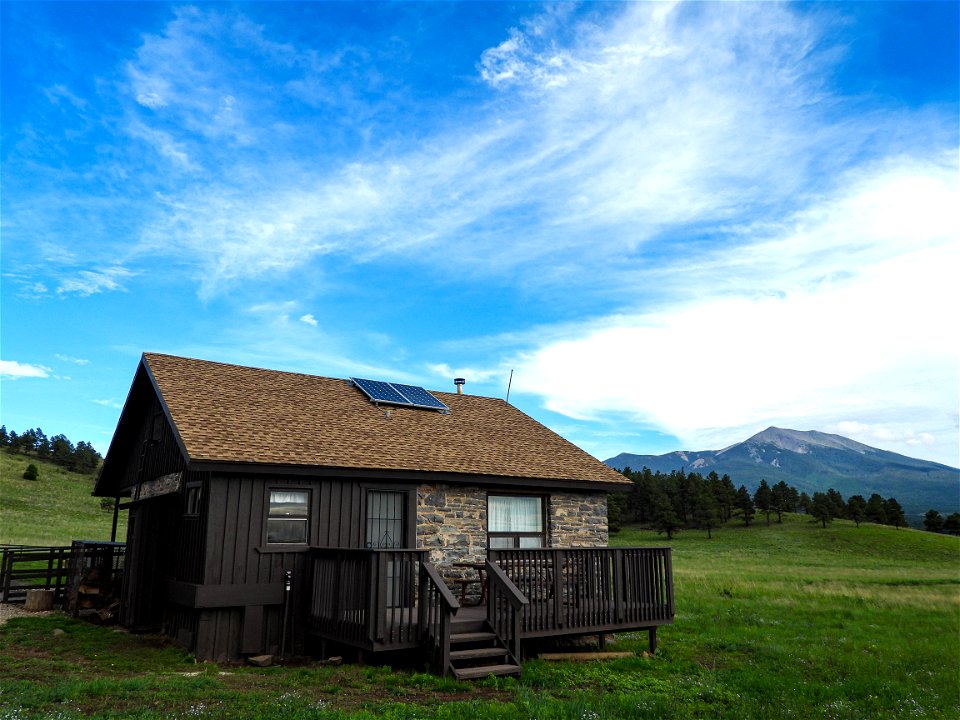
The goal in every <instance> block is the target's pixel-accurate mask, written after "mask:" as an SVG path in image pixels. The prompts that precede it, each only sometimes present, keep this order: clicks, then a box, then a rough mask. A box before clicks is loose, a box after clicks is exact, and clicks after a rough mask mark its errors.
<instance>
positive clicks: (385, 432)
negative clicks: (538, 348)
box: [144, 353, 629, 483]
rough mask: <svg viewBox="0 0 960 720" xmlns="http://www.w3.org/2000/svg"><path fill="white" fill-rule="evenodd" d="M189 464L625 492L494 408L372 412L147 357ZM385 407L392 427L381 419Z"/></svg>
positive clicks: (462, 402) (474, 400) (228, 371)
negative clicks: (496, 480) (469, 478)
mask: <svg viewBox="0 0 960 720" xmlns="http://www.w3.org/2000/svg"><path fill="white" fill-rule="evenodd" d="M144 363H145V365H146V366H147V368H148V369H149V372H150V374H151V375H152V376H153V379H154V382H155V383H156V386H157V387H158V389H159V390H160V394H161V396H162V400H163V402H164V403H165V404H166V407H167V409H168V410H169V412H170V415H171V417H172V419H173V422H174V425H175V426H176V430H177V432H178V433H179V434H180V437H181V439H182V440H183V443H184V445H185V446H186V449H187V453H188V455H189V458H190V460H191V461H208V462H225V463H255V464H266V465H290V466H305V467H322V468H352V469H360V470H363V469H369V470H397V471H413V472H443V473H458V474H466V475H489V476H500V477H519V478H536V479H548V480H560V481H564V480H566V481H574V482H597V483H628V482H629V481H628V480H626V479H625V478H624V477H623V476H622V475H620V474H619V473H617V472H616V471H615V470H613V469H611V468H609V467H607V466H606V465H604V464H603V463H601V462H600V461H599V460H597V459H596V458H594V457H592V456H591V455H589V454H587V453H586V452H584V451H583V450H581V449H580V448H578V447H577V446H575V445H573V444H572V443H570V442H568V441H567V440H565V439H563V438H562V437H560V436H559V435H557V434H556V433H554V432H553V431H551V430H549V429H548V428H547V427H545V426H544V425H542V424H540V423H539V422H537V421H536V420H534V419H533V418H531V417H529V416H528V415H525V414H524V413H522V412H521V411H520V410H518V409H517V408H515V407H514V406H512V405H510V404H508V403H506V402H505V401H503V400H500V399H496V398H486V397H479V396H475V395H457V394H456V393H441V392H437V393H434V394H435V395H436V396H437V398H438V399H439V400H441V401H442V402H443V403H445V404H446V405H447V406H448V407H449V408H450V414H449V415H447V414H442V413H439V412H433V411H430V410H421V409H416V408H405V407H391V406H380V407H378V406H376V405H374V404H372V403H371V402H370V401H369V400H368V399H367V398H366V397H365V396H364V394H363V393H362V392H361V391H360V390H358V389H357V388H355V387H353V386H352V384H351V382H350V381H349V380H339V379H334V378H325V377H317V376H313V375H303V374H299V373H290V372H280V371H276V370H261V369H256V368H250V367H242V366H238V365H227V364H223V363H216V362H209V361H204V360H192V359H188V358H182V357H175V356H172V355H159V354H152V353H150V354H145V355H144ZM387 407H389V409H390V412H389V417H388V416H387V415H388V414H387V413H386V412H385V410H386V409H387Z"/></svg>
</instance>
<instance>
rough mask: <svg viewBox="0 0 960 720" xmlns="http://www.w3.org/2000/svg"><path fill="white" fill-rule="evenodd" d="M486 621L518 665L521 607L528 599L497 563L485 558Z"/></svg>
mask: <svg viewBox="0 0 960 720" xmlns="http://www.w3.org/2000/svg"><path fill="white" fill-rule="evenodd" d="M486 569H487V622H488V623H489V624H490V627H491V628H493V631H494V632H495V633H496V634H497V635H498V636H499V638H500V641H501V642H502V643H503V644H504V646H505V647H506V648H507V650H508V652H509V653H510V655H511V658H512V660H513V662H514V663H515V664H517V665H519V664H520V624H521V614H522V613H523V606H524V605H529V604H530V600H528V599H527V596H526V595H524V594H523V593H522V592H521V591H520V588H518V587H517V586H516V585H515V584H514V582H513V580H511V579H510V577H509V576H508V575H507V574H506V573H505V572H504V571H503V568H501V567H500V566H499V565H497V564H496V563H494V562H491V561H490V560H489V559H488V560H487V568H486Z"/></svg>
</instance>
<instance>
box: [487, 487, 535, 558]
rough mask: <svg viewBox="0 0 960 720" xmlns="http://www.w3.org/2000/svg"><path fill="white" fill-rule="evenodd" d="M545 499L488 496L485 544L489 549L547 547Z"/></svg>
mask: <svg viewBox="0 0 960 720" xmlns="http://www.w3.org/2000/svg"><path fill="white" fill-rule="evenodd" d="M543 500H544V498H543V497H542V496H539V495H488V496H487V544H488V545H489V547H491V548H537V547H544V546H545V545H546V535H545V533H544V513H543V507H544V502H543Z"/></svg>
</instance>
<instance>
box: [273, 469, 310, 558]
mask: <svg viewBox="0 0 960 720" xmlns="http://www.w3.org/2000/svg"><path fill="white" fill-rule="evenodd" d="M281 492H288V493H303V494H305V495H306V496H307V502H306V510H305V513H304V514H303V515H296V516H289V515H273V514H272V513H271V505H272V503H273V500H272V498H273V493H281ZM263 505H264V512H263V544H264V546H266V547H270V548H302V547H306V546H307V545H309V544H310V537H311V531H312V525H313V492H312V490H311V488H308V487H303V486H299V487H298V486H284V485H269V486H267V488H266V490H265V493H264V503H263ZM271 520H274V521H278V520H279V521H284V520H286V521H291V522H297V523H303V526H304V533H303V535H304V537H303V540H302V541H301V540H294V541H286V542H285V541H277V540H271V539H270V521H271Z"/></svg>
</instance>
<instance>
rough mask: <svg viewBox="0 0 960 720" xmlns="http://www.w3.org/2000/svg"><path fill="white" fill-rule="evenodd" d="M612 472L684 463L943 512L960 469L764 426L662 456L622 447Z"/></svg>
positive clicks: (909, 509)
mask: <svg viewBox="0 0 960 720" xmlns="http://www.w3.org/2000/svg"><path fill="white" fill-rule="evenodd" d="M604 462H606V464H607V465H609V466H610V467H612V468H615V469H617V470H622V469H623V468H625V467H629V468H631V469H633V470H640V469H641V468H643V467H648V468H650V469H651V470H652V471H654V472H656V471H658V470H659V471H660V472H662V473H669V472H672V471H674V470H680V469H684V470H686V471H687V472H698V473H700V474H701V475H706V474H707V473H709V472H710V471H711V470H714V471H716V473H717V474H718V475H723V474H724V473H726V474H727V475H729V476H730V479H731V480H732V481H733V484H734V485H737V486H738V487H739V486H740V485H746V486H747V488H749V489H750V490H751V491H753V490H754V489H756V487H757V485H759V484H760V480H761V479H765V480H766V481H767V482H768V483H769V484H770V485H773V484H774V483H777V482H780V481H781V480H783V481H784V482H786V483H787V484H788V485H793V486H794V487H795V488H797V489H798V490H800V491H801V492H803V491H806V492H807V493H809V494H813V493H814V492H817V491H821V492H822V491H824V490H827V489H828V488H834V489H835V490H837V491H838V492H839V493H840V494H841V495H843V497H844V499H846V498H848V497H850V496H851V495H863V496H864V497H865V498H869V497H870V495H871V494H873V493H879V494H880V495H882V496H883V497H884V498H888V497H895V498H896V499H897V501H898V502H899V503H900V504H901V505H902V506H903V509H904V511H905V512H906V513H907V514H908V515H914V516H916V515H918V514H919V515H922V514H923V513H925V512H926V511H927V510H929V509H930V508H935V509H937V510H939V511H940V512H941V513H951V512H957V511H958V510H960V470H958V469H957V468H952V467H949V466H947V465H941V464H939V463H934V462H929V461H927V460H917V459H915V458H909V457H906V456H905V455H898V454H897V453H893V452H888V451H886V450H878V449H877V448H874V447H870V446H869V445H864V444H863V443H858V442H856V441H854V440H850V439H849V438H845V437H842V436H840V435H830V434H828V433H822V432H816V431H800V430H783V429H781V428H775V427H771V428H767V429H766V430H764V431H763V432H761V433H757V434H756V435H754V436H753V437H751V438H750V439H748V440H745V441H743V442H740V443H737V444H735V445H731V446H730V447H727V448H724V449H723V450H701V451H696V452H687V451H676V452H671V453H667V454H666V455H634V454H631V453H620V454H619V455H617V456H616V457H612V458H610V459H609V460H605V461H604Z"/></svg>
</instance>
